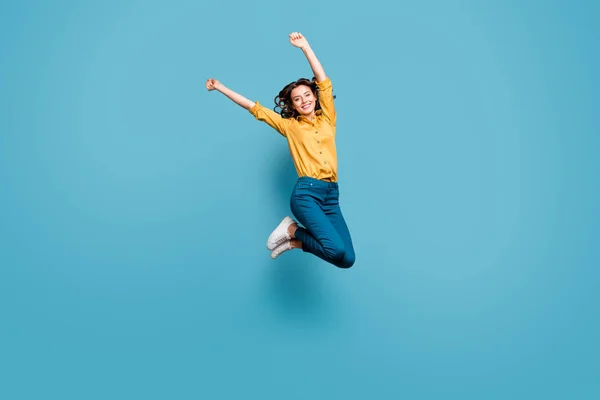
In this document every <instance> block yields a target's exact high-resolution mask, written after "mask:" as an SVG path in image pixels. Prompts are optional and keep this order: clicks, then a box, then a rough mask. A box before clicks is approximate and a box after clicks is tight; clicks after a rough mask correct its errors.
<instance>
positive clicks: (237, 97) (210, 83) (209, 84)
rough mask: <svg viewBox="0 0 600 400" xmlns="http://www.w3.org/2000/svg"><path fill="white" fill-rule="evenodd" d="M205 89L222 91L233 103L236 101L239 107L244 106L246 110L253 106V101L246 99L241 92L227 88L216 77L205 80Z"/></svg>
mask: <svg viewBox="0 0 600 400" xmlns="http://www.w3.org/2000/svg"><path fill="white" fill-rule="evenodd" d="M206 89H207V90H209V91H212V90H217V91H219V92H221V93H223V94H224V95H225V96H227V97H229V98H230V99H231V100H232V101H233V102H234V103H236V104H237V105H239V106H240V107H244V108H245V109H246V110H250V109H251V108H252V107H254V102H253V101H252V100H248V99H247V98H245V97H244V96H242V95H241V94H239V93H236V92H234V91H233V90H231V89H229V88H228V87H226V86H225V85H223V84H222V83H221V82H219V81H218V80H216V79H212V78H211V79H208V80H207V81H206Z"/></svg>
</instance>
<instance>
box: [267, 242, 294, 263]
mask: <svg viewBox="0 0 600 400" xmlns="http://www.w3.org/2000/svg"><path fill="white" fill-rule="evenodd" d="M291 249H292V241H291V240H286V241H285V242H283V243H281V244H280V245H279V246H277V247H275V248H274V249H273V251H272V252H271V258H272V259H273V260H274V259H276V258H277V257H279V256H280V255H282V254H283V253H285V252H286V251H288V250H291Z"/></svg>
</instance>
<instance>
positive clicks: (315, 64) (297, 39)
mask: <svg viewBox="0 0 600 400" xmlns="http://www.w3.org/2000/svg"><path fill="white" fill-rule="evenodd" d="M290 43H291V44H292V45H294V46H295V47H298V48H300V49H302V52H303V53H304V55H305V56H306V59H307V60H308V63H309V64H310V68H311V69H312V71H313V74H314V75H315V78H316V79H317V82H323V81H324V80H325V79H327V75H325V70H324V69H323V66H322V65H321V62H320V61H319V59H318V58H317V56H316V55H315V52H314V51H313V50H312V48H311V47H310V44H308V40H306V38H305V37H304V36H303V35H302V34H301V33H300V32H292V33H290Z"/></svg>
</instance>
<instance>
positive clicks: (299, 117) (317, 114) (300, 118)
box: [296, 110, 323, 122]
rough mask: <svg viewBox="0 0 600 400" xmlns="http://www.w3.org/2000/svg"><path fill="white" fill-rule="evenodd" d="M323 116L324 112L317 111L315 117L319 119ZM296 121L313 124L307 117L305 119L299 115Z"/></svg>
mask: <svg viewBox="0 0 600 400" xmlns="http://www.w3.org/2000/svg"><path fill="white" fill-rule="evenodd" d="M321 114H323V110H317V111H315V117H318V116H320V115H321ZM296 120H297V121H306V122H313V121H311V120H310V119H308V118H307V117H305V116H304V115H298V116H297V117H296Z"/></svg>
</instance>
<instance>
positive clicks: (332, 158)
mask: <svg viewBox="0 0 600 400" xmlns="http://www.w3.org/2000/svg"><path fill="white" fill-rule="evenodd" d="M317 87H318V88H319V104H320V105H321V110H317V111H316V112H315V118H314V119H313V120H312V121H311V120H309V119H308V118H306V117H304V116H298V117H296V118H283V117H282V116H281V115H279V114H278V113H276V112H275V111H273V110H271V109H269V108H266V107H264V106H262V105H261V104H260V103H259V102H256V104H255V105H254V107H252V108H251V109H250V110H249V111H250V113H251V114H252V115H253V116H254V117H255V118H256V119H257V120H259V121H263V122H266V123H267V124H268V125H269V126H271V127H272V128H274V129H275V130H276V131H277V132H279V133H280V134H281V135H283V136H285V137H286V138H287V141H288V146H289V149H290V154H291V155H292V159H293V160H294V165H295V166H296V172H297V173H298V176H300V177H301V176H309V177H312V178H316V179H320V180H324V181H330V182H337V179H338V176H337V154H336V149H335V107H334V105H333V92H332V86H331V80H330V79H329V78H326V79H325V80H324V81H323V82H320V83H319V82H317Z"/></svg>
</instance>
